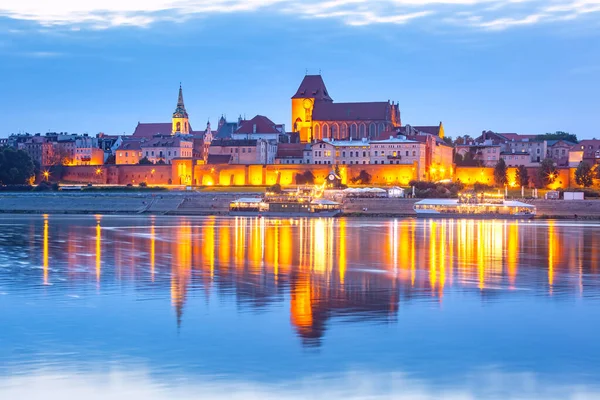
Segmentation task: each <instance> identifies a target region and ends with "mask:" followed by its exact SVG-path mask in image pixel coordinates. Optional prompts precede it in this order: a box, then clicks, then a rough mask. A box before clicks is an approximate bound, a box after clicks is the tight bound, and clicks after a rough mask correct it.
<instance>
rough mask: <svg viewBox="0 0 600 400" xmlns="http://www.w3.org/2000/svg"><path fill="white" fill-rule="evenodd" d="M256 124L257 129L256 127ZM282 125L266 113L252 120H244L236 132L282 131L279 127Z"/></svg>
mask: <svg viewBox="0 0 600 400" xmlns="http://www.w3.org/2000/svg"><path fill="white" fill-rule="evenodd" d="M255 126H256V130H255V129H254V127H255ZM278 126H279V127H280V126H281V125H276V124H275V123H274V122H273V121H271V120H270V119H269V118H267V117H265V116H264V115H257V116H256V117H254V118H252V119H251V120H247V121H242V123H241V125H240V127H239V128H238V129H237V130H236V131H235V133H243V134H248V135H251V134H253V133H282V132H281V131H279V130H278V129H277V127H278Z"/></svg>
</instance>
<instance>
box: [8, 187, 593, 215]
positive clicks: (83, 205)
mask: <svg viewBox="0 0 600 400" xmlns="http://www.w3.org/2000/svg"><path fill="white" fill-rule="evenodd" d="M244 196H246V197H252V196H257V193H244V192H238V193H236V192H227V193H201V192H183V191H181V192H180V191H169V192H154V193H152V192H131V193H126V192H123V193H116V192H115V193H111V192H94V193H85V192H76V193H56V192H52V193H2V194H0V212H1V213H5V214H6V213H19V214H21V213H23V214H167V215H226V214H227V210H228V205H229V202H230V201H232V200H234V199H235V198H238V197H244ZM416 201H418V200H417V199H352V200H346V201H345V202H344V206H343V210H344V213H345V214H346V215H349V216H371V217H374V216H378V217H381V216H383V217H413V216H415V213H414V211H413V205H414V203H415V202H416ZM528 202H529V203H531V204H534V205H535V206H536V207H537V213H538V218H575V217H577V218H580V219H598V220H600V200H583V201H563V200H535V201H528ZM365 210H366V211H365Z"/></svg>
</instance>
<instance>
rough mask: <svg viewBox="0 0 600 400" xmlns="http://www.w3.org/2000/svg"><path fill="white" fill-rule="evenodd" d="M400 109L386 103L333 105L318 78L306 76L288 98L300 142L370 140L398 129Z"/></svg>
mask: <svg viewBox="0 0 600 400" xmlns="http://www.w3.org/2000/svg"><path fill="white" fill-rule="evenodd" d="M400 125H401V122H400V108H399V106H398V104H395V103H394V102H390V101H389V100H388V101H380V102H357V103H335V102H334V101H333V99H332V98H331V96H330V95H329V92H328V91H327V88H326V87H325V82H324V81H323V78H322V77H321V75H306V76H305V77H304V79H303V80H302V83H301V84H300V86H299V87H298V90H297V91H296V93H295V94H294V95H293V96H292V128H293V132H297V133H298V134H299V136H300V141H301V142H304V143H306V142H312V141H315V140H324V139H334V140H350V139H353V140H358V139H365V138H368V139H373V138H375V137H376V135H378V134H381V133H383V132H387V131H392V130H394V129H395V128H398V127H400Z"/></svg>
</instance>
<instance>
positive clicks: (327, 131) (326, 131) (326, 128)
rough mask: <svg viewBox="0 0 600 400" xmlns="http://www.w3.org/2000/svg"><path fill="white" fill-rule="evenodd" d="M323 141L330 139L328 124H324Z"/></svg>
mask: <svg viewBox="0 0 600 400" xmlns="http://www.w3.org/2000/svg"><path fill="white" fill-rule="evenodd" d="M322 138H323V139H327V138H329V125H327V124H323V135H322Z"/></svg>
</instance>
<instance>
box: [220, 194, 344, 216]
mask: <svg viewBox="0 0 600 400" xmlns="http://www.w3.org/2000/svg"><path fill="white" fill-rule="evenodd" d="M341 212H342V205H341V204H340V203H337V202H335V201H331V200H327V199H322V198H314V197H313V195H312V192H310V191H301V190H297V191H289V192H282V193H277V194H275V193H268V194H267V195H266V196H265V197H245V198H240V199H236V200H234V201H232V202H231V203H230V204H229V215H231V216H238V217H240V216H247V217H254V216H269V217H335V216H337V215H339V214H340V213H341Z"/></svg>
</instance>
